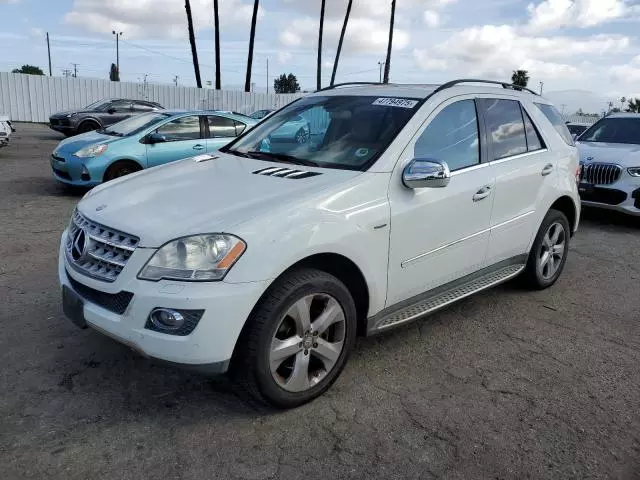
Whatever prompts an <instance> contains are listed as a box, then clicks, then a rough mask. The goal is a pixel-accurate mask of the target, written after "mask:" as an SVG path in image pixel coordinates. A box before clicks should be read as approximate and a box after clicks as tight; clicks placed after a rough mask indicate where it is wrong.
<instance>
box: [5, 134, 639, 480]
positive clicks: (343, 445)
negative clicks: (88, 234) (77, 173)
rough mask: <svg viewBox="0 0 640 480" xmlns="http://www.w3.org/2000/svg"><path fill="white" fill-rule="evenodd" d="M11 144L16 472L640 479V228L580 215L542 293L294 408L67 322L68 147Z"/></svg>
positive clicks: (469, 309)
mask: <svg viewBox="0 0 640 480" xmlns="http://www.w3.org/2000/svg"><path fill="white" fill-rule="evenodd" d="M17 128H18V131H17V133H15V134H14V138H13V143H12V144H11V146H10V147H8V148H3V149H0V328H1V331H0V478H2V479H7V480H13V479H23V478H24V479H26V478H33V479H40V478H51V479H58V478H59V479H83V480H84V479H93V478H108V479H142V478H160V479H163V480H165V479H166V480H168V479H185V480H186V479H298V478H300V479H301V478H304V479H308V480H312V479H343V478H353V479H363V480H365V479H366V480H369V479H375V478H380V479H385V480H391V479H420V480H424V479H430V478H453V479H477V478H492V479H522V478H548V479H560V478H562V479H566V478H576V479H577V478H580V479H583V478H616V479H634V478H640V221H638V220H633V219H630V218H626V217H621V216H619V215H613V214H611V213H607V212H598V211H589V212H586V213H585V215H583V219H582V222H581V225H580V230H579V232H578V233H577V235H576V236H575V237H574V238H573V241H572V245H571V252H570V256H569V259H568V262H567V265H566V268H565V271H564V273H563V275H562V277H561V278H560V280H559V281H558V282H557V284H556V285H555V286H554V287H552V288H550V289H548V290H545V291H540V292H529V291H526V290H522V289H521V288H520V287H518V286H517V285H516V284H514V283H510V284H506V285H503V286H501V287H498V288H496V289H493V290H491V291H488V292H485V293H481V294H479V295H476V296H475V297H472V298H469V299H467V300H464V301H462V302H460V303H458V304H456V305H454V306H452V307H451V308H448V309H446V310H444V311H441V312H440V313H438V314H435V315H433V316H431V317H429V318H427V319H424V320H422V321H419V322H417V323H414V324H412V325H410V326H407V327H405V328H402V329H399V330H396V331H394V332H391V333H388V334H386V335H382V336H379V337H374V338H371V339H362V340H360V341H359V342H358V345H357V348H356V350H355V352H354V354H353V355H352V357H351V360H350V362H349V364H348V365H347V367H346V369H345V371H344V373H343V374H342V376H341V377H340V379H339V380H338V381H337V383H336V384H335V385H334V386H333V388H332V389H330V391H329V392H327V394H325V395H324V396H323V397H321V398H319V399H317V400H316V401H314V402H313V403H311V404H308V405H305V406H303V407H301V408H298V409H295V410H290V411H284V412H282V411H271V410H268V409H265V408H260V407H257V406H255V405H252V404H248V403H246V402H245V401H243V400H241V399H240V398H239V397H238V396H237V395H236V390H235V389H234V387H233V385H231V384H230V383H229V382H228V381H227V380H226V379H225V378H224V377H223V378H219V379H213V380H212V379H209V378H205V377H201V376H199V375H197V374H192V373H186V372H184V371H181V370H176V369H173V368H168V367H163V366H158V365H154V364H152V363H150V362H149V361H147V360H145V359H143V358H141V357H139V356H138V355H137V354H136V353H134V352H132V351H130V350H129V349H127V348H126V347H124V346H122V345H120V344H118V343H116V342H114V341H113V340H111V339H109V338H106V337H104V336H102V335H101V334H99V333H97V332H95V331H92V330H90V329H89V330H79V329H78V328H76V327H75V326H74V325H73V324H72V323H71V322H70V321H68V320H67V319H66V318H64V316H63V314H62V310H61V304H60V290H59V286H58V281H57V271H56V268H57V254H58V243H59V239H60V234H61V232H62V230H63V229H64V228H65V225H66V224H67V223H68V221H69V217H70V214H71V212H72V210H73V207H74V205H75V204H76V203H77V202H78V200H79V199H80V196H81V193H80V194H78V193H77V192H69V191H67V190H66V189H65V188H64V187H62V186H61V185H59V184H57V183H56V181H55V180H54V179H53V178H52V176H51V172H50V166H49V156H50V154H51V152H52V150H53V148H54V147H55V145H56V143H57V142H58V141H59V140H60V139H61V138H62V137H61V136H60V135H59V134H57V133H55V132H53V131H50V130H48V129H47V127H46V126H43V125H31V124H18V125H17Z"/></svg>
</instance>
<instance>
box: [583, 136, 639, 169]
mask: <svg viewBox="0 0 640 480" xmlns="http://www.w3.org/2000/svg"><path fill="white" fill-rule="evenodd" d="M576 145H577V147H578V151H579V152H580V161H581V162H585V163H593V162H595V163H615V164H617V165H620V166H622V167H640V145H635V144H628V143H602V142H577V144H576Z"/></svg>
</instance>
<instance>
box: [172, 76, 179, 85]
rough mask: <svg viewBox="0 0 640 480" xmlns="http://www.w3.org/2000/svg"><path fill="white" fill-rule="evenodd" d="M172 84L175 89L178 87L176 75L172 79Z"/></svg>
mask: <svg viewBox="0 0 640 480" xmlns="http://www.w3.org/2000/svg"><path fill="white" fill-rule="evenodd" d="M173 83H174V84H175V86H176V87H177V86H178V75H176V76H175V77H173Z"/></svg>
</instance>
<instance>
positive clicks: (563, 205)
mask: <svg viewBox="0 0 640 480" xmlns="http://www.w3.org/2000/svg"><path fill="white" fill-rule="evenodd" d="M549 209H550V210H551V209H553V210H558V211H559V212H562V213H563V214H564V215H565V217H567V220H569V225H570V227H571V235H572V236H573V234H574V232H575V231H576V222H577V220H578V219H577V218H576V217H577V215H578V208H577V207H576V205H575V202H574V201H573V199H572V198H571V197H570V196H568V195H563V196H562V197H560V198H558V199H557V200H556V201H555V202H553V204H551V207H549Z"/></svg>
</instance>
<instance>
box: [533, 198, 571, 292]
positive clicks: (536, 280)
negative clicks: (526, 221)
mask: <svg viewBox="0 0 640 480" xmlns="http://www.w3.org/2000/svg"><path fill="white" fill-rule="evenodd" d="M570 238H571V229H570V227H569V221H568V220H567V217H566V216H565V215H564V213H562V212H560V211H558V210H549V212H548V213H547V215H546V216H545V217H544V220H543V221H542V224H541V225H540V229H539V230H538V234H537V235H536V238H535V240H534V242H533V246H532V247H531V251H530V252H529V259H528V260H527V267H526V269H525V272H524V280H525V281H526V283H527V284H528V285H529V286H530V287H531V288H535V289H538V290H541V289H543V288H547V287H550V286H551V285H553V284H554V283H555V282H556V280H558V277H560V274H561V273H562V270H563V269H564V264H565V263H566V261H567V254H568V253H569V239H570Z"/></svg>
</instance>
